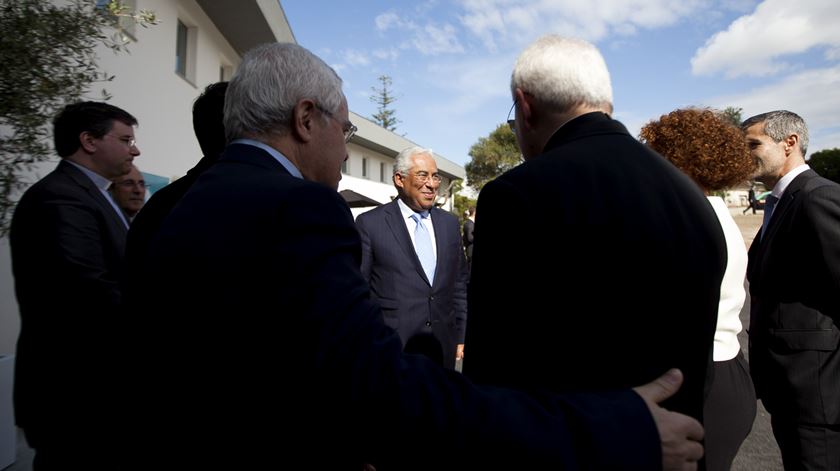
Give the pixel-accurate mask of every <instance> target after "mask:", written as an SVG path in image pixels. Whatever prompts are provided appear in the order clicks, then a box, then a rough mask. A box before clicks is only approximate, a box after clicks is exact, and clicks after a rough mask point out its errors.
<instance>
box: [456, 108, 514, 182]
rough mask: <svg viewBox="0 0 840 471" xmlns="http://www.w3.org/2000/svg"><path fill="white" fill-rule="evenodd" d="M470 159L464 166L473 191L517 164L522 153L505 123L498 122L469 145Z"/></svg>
mask: <svg viewBox="0 0 840 471" xmlns="http://www.w3.org/2000/svg"><path fill="white" fill-rule="evenodd" d="M469 155H470V157H471V160H470V161H469V162H468V163H467V165H465V166H464V169H465V170H466V171H467V182H468V184H469V186H470V187H472V188H473V189H474V190H475V191H481V188H482V187H484V185H485V184H486V183H487V182H489V181H490V180H493V179H494V178H496V177H498V176H499V175H501V174H503V173H505V172H507V171H508V170H510V169H512V168H513V167H516V166H517V165H519V162H521V156H522V153H521V152H520V151H519V145H518V144H517V143H516V136H515V135H514V134H513V130H511V129H510V126H508V125H507V124H500V125H499V126H498V127H497V128H496V129H495V130H494V131H493V132H491V133H490V135H488V136H487V137H482V138H479V139H478V142H476V143H475V144H473V145H472V147H470V152H469Z"/></svg>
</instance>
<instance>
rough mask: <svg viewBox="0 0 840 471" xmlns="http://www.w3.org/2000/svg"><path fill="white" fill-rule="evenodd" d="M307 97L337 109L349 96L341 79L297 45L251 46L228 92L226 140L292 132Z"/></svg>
mask: <svg viewBox="0 0 840 471" xmlns="http://www.w3.org/2000/svg"><path fill="white" fill-rule="evenodd" d="M304 98H308V99H311V100H313V101H315V103H316V104H317V105H318V106H319V107H320V108H323V109H324V110H326V111H327V113H336V112H337V111H338V109H339V108H340V107H341V104H342V102H343V99H344V95H343V94H342V92H341V79H340V78H339V77H338V75H337V74H336V73H335V71H334V70H333V69H331V68H330V66H328V65H327V64H326V63H325V62H324V61H323V60H321V59H320V58H318V57H317V56H315V55H314V54H312V53H311V52H309V51H308V50H306V49H305V48H303V47H301V46H298V45H297V44H290V43H271V44H264V45H262V46H258V47H256V48H254V49H252V50H250V51H248V52H247V53H246V54H245V56H243V57H242V62H241V63H240V64H239V67H238V69H237V71H236V74H235V75H234V77H233V79H232V80H231V81H230V85H229V86H228V89H227V94H226V97H225V115H224V126H225V135H226V136H227V140H228V141H231V140H233V139H237V138H240V137H246V136H247V137H257V136H260V135H266V134H277V133H281V134H282V133H285V132H287V131H288V129H289V124H290V122H291V119H292V110H293V108H294V106H295V105H296V104H297V102H298V101H299V100H301V99H304Z"/></svg>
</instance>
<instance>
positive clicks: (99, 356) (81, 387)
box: [9, 102, 140, 470]
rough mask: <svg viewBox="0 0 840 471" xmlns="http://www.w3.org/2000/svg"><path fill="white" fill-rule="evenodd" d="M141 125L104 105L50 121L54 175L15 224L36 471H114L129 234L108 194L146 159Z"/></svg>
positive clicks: (19, 395) (21, 370) (19, 404)
mask: <svg viewBox="0 0 840 471" xmlns="http://www.w3.org/2000/svg"><path fill="white" fill-rule="evenodd" d="M135 125H137V120H136V119H135V118H134V117H133V116H132V115H130V114H129V113H127V112H126V111H124V110H122V109H120V108H117V107H115V106H112V105H109V104H107V103H98V102H82V103H76V104H71V105H68V106H66V107H65V108H64V109H63V110H62V111H61V112H60V113H59V114H58V116H57V117H56V118H55V119H54V121H53V129H54V132H53V137H54V141H55V149H56V152H57V153H58V155H59V156H60V157H61V161H60V162H59V163H58V166H57V167H56V168H55V170H53V171H52V172H51V173H50V174H48V175H47V176H46V177H44V178H43V179H41V180H40V181H39V182H37V183H35V184H34V185H32V187H31V188H29V189H28V190H27V191H26V193H24V195H23V197H22V198H21V199H20V202H19V203H18V206H17V209H16V210H15V214H14V217H13V219H12V225H11V232H10V236H9V239H10V243H11V253H12V272H13V274H14V278H15V291H16V294H17V300H18V305H19V307H20V317H21V329H20V337H19V339H18V343H17V357H16V362H17V363H16V367H15V394H14V400H15V417H16V420H17V424H18V425H19V426H20V427H21V428H22V429H23V431H24V433H25V435H26V440H27V442H28V443H29V445H30V446H31V447H32V448H34V449H35V461H34V466H35V469H38V470H52V469H92V470H99V469H114V463H113V461H111V455H110V453H111V451H112V450H113V449H114V447H113V446H112V443H113V442H111V441H110V439H111V438H112V437H113V433H112V432H113V424H111V423H107V424H106V423H105V420H106V419H113V418H115V416H114V414H113V408H112V407H111V405H112V403H110V402H109V401H110V400H111V399H113V398H114V397H115V395H116V394H117V393H118V390H119V388H115V387H114V385H115V384H116V382H115V381H114V379H115V378H114V377H113V374H114V372H115V371H116V369H115V368H112V367H111V366H112V365H109V364H107V362H108V361H110V360H112V359H116V358H117V357H118V356H119V355H117V354H116V352H115V349H114V346H113V345H110V344H108V343H107V341H108V340H110V339H113V338H114V337H115V336H116V335H117V334H116V332H115V330H116V329H115V328H114V322H115V321H116V319H117V317H118V316H119V315H120V314H121V313H120V311H119V304H120V299H121V291H120V287H119V281H120V278H121V274H122V263H123V252H124V250H125V238H126V231H127V222H126V219H125V218H124V217H123V215H122V213H121V211H120V209H119V207H118V206H117V204H116V202H115V201H114V199H112V197H111V195H110V193H109V192H108V187H109V186H110V185H111V181H112V180H114V179H118V178H122V177H123V176H124V175H126V174H128V173H129V172H130V171H131V168H132V161H133V160H134V159H135V158H136V157H137V156H138V155H140V150H139V149H138V148H137V146H136V145H135V141H134V126H135Z"/></svg>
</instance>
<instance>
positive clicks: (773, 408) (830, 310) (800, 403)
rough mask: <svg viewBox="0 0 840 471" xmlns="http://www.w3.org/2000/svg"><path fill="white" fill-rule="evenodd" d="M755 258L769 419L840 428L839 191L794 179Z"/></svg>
mask: <svg viewBox="0 0 840 471" xmlns="http://www.w3.org/2000/svg"><path fill="white" fill-rule="evenodd" d="M749 254H750V261H749V266H748V268H747V279H748V280H749V282H750V297H751V309H750V330H749V332H750V370H751V374H752V377H753V381H754V382H755V386H756V393H757V394H758V396H759V397H760V398H761V399H762V401H763V402H764V405H765V406H766V407H767V410H768V411H769V412H770V413H771V414H774V415H776V414H778V415H781V416H783V417H787V418H788V419H793V420H795V421H797V422H807V423H815V424H838V423H840V351H838V344H840V185H837V184H836V183H834V182H832V181H830V180H826V179H825V178H822V177H819V176H818V175H817V174H816V172H814V171H813V170H808V171H806V172H804V173H802V174H800V175H798V176H797V177H796V178H794V179H793V181H792V182H791V183H790V185H789V186H788V187H787V189H786V190H785V192H784V194H783V195H782V199H781V200H779V202H778V203H776V209H775V211H774V212H773V217H772V219H771V220H770V225H769V227H768V228H767V231H766V232H765V234H764V239H762V238H761V232H760V231H759V233H758V235H756V237H755V239H754V240H753V243H752V246H751V247H750V252H749Z"/></svg>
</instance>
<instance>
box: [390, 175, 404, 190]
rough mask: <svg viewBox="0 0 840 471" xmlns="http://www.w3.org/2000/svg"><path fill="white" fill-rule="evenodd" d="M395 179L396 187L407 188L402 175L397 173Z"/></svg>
mask: <svg viewBox="0 0 840 471" xmlns="http://www.w3.org/2000/svg"><path fill="white" fill-rule="evenodd" d="M393 178H394V185H395V186H397V187H399V188H405V182H404V181H403V175H402V174H401V173H395V174H394V177H393Z"/></svg>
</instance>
